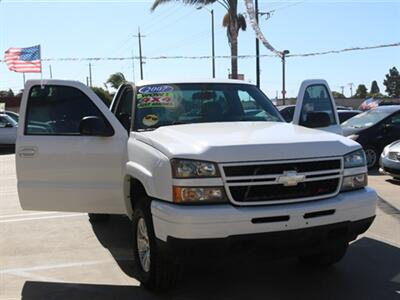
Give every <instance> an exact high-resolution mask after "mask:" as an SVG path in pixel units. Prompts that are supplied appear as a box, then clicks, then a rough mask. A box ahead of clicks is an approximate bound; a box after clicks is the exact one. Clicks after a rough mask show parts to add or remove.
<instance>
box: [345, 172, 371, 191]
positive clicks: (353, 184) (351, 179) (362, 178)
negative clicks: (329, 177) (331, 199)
mask: <svg viewBox="0 0 400 300" xmlns="http://www.w3.org/2000/svg"><path fill="white" fill-rule="evenodd" d="M367 184H368V176H367V174H358V175H354V176H346V177H344V178H343V183H342V188H341V189H340V191H341V192H345V191H350V190H357V189H361V188H363V187H365V186H367Z"/></svg>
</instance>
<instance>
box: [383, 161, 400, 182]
mask: <svg viewBox="0 0 400 300" xmlns="http://www.w3.org/2000/svg"><path fill="white" fill-rule="evenodd" d="M379 171H380V172H381V173H383V174H386V175H389V176H392V177H400V161H395V160H391V159H387V158H386V157H383V156H381V159H380V169H379Z"/></svg>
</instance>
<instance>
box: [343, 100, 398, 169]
mask: <svg viewBox="0 0 400 300" xmlns="http://www.w3.org/2000/svg"><path fill="white" fill-rule="evenodd" d="M342 128H343V134H344V135H345V136H347V137H349V138H351V139H352V140H355V141H357V142H358V143H360V144H361V145H362V146H363V148H364V150H365V154H366V156H367V162H368V168H372V167H374V166H376V165H377V163H378V160H379V156H380V154H381V153H382V150H383V148H385V146H386V145H388V144H390V143H392V142H394V141H396V140H399V139H400V105H388V106H379V107H377V108H375V109H371V110H369V111H366V112H363V113H361V114H359V115H356V116H355V117H353V118H351V119H349V120H347V121H346V122H344V123H343V124H342Z"/></svg>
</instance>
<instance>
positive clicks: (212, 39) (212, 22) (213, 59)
mask: <svg viewBox="0 0 400 300" xmlns="http://www.w3.org/2000/svg"><path fill="white" fill-rule="evenodd" d="M202 8H204V9H205V10H206V11H208V12H209V13H210V14H211V55H212V57H211V63H212V77H213V78H215V38H214V10H213V9H211V10H210V9H208V8H207V7H205V6H204V5H202V6H199V7H197V9H202Z"/></svg>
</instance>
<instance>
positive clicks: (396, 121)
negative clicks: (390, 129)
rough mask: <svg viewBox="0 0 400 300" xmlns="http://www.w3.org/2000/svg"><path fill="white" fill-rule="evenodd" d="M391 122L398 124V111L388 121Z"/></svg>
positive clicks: (399, 117) (399, 123)
mask: <svg viewBox="0 0 400 300" xmlns="http://www.w3.org/2000/svg"><path fill="white" fill-rule="evenodd" d="M389 122H390V123H391V124H393V125H396V126H400V113H398V114H395V115H393V116H392V117H391V118H390V121H389Z"/></svg>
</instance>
